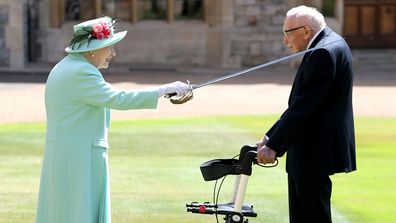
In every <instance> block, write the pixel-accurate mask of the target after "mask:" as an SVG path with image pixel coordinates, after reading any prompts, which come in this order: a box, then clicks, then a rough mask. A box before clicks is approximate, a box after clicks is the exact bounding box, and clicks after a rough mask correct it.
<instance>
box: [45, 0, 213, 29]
mask: <svg viewBox="0 0 396 223" xmlns="http://www.w3.org/2000/svg"><path fill="white" fill-rule="evenodd" d="M209 1H210V0H52V1H50V3H49V4H50V7H49V10H50V18H51V20H50V25H51V26H52V27H59V26H60V25H61V24H62V23H63V22H64V21H79V20H87V19H93V18H95V17H100V16H102V15H107V16H110V17H113V18H117V19H122V20H127V21H130V22H131V23H136V22H138V21H141V20H166V21H167V22H169V23H171V22H173V21H174V20H175V19H176V20H189V19H198V20H204V19H205V12H206V10H205V9H206V8H207V5H208V2H209Z"/></svg>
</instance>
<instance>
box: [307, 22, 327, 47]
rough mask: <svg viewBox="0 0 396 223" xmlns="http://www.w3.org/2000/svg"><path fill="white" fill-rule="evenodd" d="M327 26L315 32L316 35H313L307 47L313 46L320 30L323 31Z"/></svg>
mask: <svg viewBox="0 0 396 223" xmlns="http://www.w3.org/2000/svg"><path fill="white" fill-rule="evenodd" d="M324 28H325V27H323V28H321V29H320V30H319V31H318V32H317V33H315V35H314V36H313V37H312V39H311V40H310V41H309V43H308V46H307V49H309V47H310V46H311V44H312V42H313V41H314V40H315V39H316V37H317V36H318V35H319V33H320V32H322V31H323V30H324Z"/></svg>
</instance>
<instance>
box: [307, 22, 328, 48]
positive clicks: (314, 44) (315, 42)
mask: <svg viewBox="0 0 396 223" xmlns="http://www.w3.org/2000/svg"><path fill="white" fill-rule="evenodd" d="M331 32H333V30H331V29H330V28H329V27H328V26H326V27H325V28H324V29H323V30H322V31H321V32H320V33H319V35H317V36H316V38H315V39H314V41H313V42H312V44H311V45H310V46H309V49H311V48H314V47H315V46H316V45H317V44H318V43H319V41H320V40H322V39H323V38H324V37H325V36H328V35H329V34H330V33H331Z"/></svg>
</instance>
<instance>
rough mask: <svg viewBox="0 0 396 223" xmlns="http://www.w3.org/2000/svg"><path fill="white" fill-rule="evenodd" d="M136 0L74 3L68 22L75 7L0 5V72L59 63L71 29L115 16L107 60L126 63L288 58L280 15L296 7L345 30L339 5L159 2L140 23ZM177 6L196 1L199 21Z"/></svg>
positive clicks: (285, 0) (48, 0) (18, 1)
mask: <svg viewBox="0 0 396 223" xmlns="http://www.w3.org/2000/svg"><path fill="white" fill-rule="evenodd" d="M143 1H146V2H147V1H148V0H124V1H122V0H120V1H110V0H84V1H81V0H80V1H77V2H80V3H81V5H79V7H80V8H79V10H80V16H79V19H75V18H74V17H73V16H74V15H69V14H67V13H70V11H72V9H71V8H70V7H69V6H70V4H69V3H70V2H76V1H72V0H0V31H2V32H0V67H2V68H9V69H23V68H24V67H25V66H26V64H27V63H30V62H42V63H55V62H57V61H59V60H60V59H62V58H63V57H64V55H65V52H64V48H65V47H66V46H67V45H68V43H69V41H70V39H71V37H72V34H73V33H72V30H73V25H75V24H77V23H79V22H80V21H82V20H84V19H88V18H94V17H97V16H96V15H98V16H100V15H103V14H105V15H106V14H107V13H110V14H111V15H110V16H113V17H114V18H117V17H122V20H121V21H120V22H119V23H118V28H119V29H120V30H128V34H127V36H126V37H125V39H124V40H123V41H121V42H120V43H119V44H117V45H116V51H117V53H118V56H117V57H115V59H114V62H115V63H120V64H131V65H133V64H143V65H152V64H156V65H166V66H205V67H230V68H232V67H235V68H237V67H243V66H252V65H256V64H261V63H264V62H267V61H269V60H272V59H275V58H279V57H281V56H284V55H286V54H289V53H290V52H289V50H287V49H286V48H285V46H284V45H283V43H282V38H283V34H282V25H283V19H284V15H285V13H286V11H287V10H288V9H289V8H291V7H293V6H296V5H300V4H306V5H310V6H314V7H316V8H318V9H319V10H320V11H322V10H323V7H324V5H328V4H329V2H330V7H331V10H330V11H331V13H330V15H329V16H327V17H326V21H327V23H328V25H329V26H330V27H332V28H333V29H334V30H335V31H337V32H340V33H342V31H343V30H342V28H343V24H344V21H343V18H344V16H343V14H344V5H345V4H344V0H333V1H326V0H158V2H160V3H161V2H162V3H161V4H163V5H164V8H165V10H166V12H165V17H164V19H162V20H161V19H159V20H150V19H148V20H140V19H139V10H141V6H140V8H139V4H142V2H143ZM184 1H191V2H199V3H200V4H201V6H202V9H201V11H202V16H201V17H200V18H198V19H197V18H194V19H180V20H179V19H177V18H176V16H175V15H176V14H177V13H178V12H175V11H177V10H178V9H177V8H180V4H182V3H183V4H184V3H185V2H184ZM116 2H117V3H116ZM83 3H84V4H85V6H84V7H85V8H83V6H82V4H83ZM111 4H112V5H111ZM109 8H111V10H110V11H109ZM84 10H85V11H84ZM106 10H108V11H106ZM70 18H71V19H70Z"/></svg>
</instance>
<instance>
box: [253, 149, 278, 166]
mask: <svg viewBox="0 0 396 223" xmlns="http://www.w3.org/2000/svg"><path fill="white" fill-rule="evenodd" d="M275 158H276V151H275V150H272V149H271V148H268V147H267V146H263V147H261V148H259V149H258V150H257V162H258V163H262V164H268V163H275Z"/></svg>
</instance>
